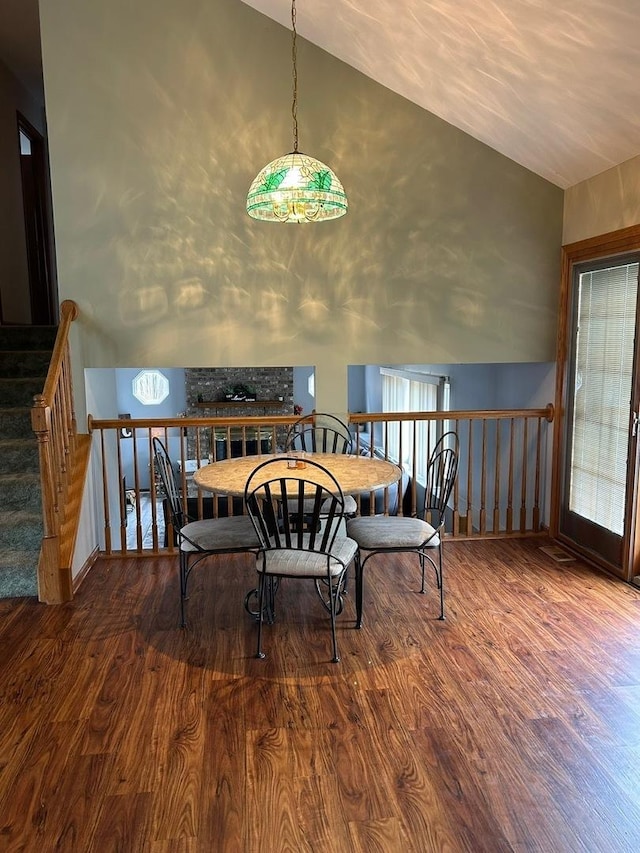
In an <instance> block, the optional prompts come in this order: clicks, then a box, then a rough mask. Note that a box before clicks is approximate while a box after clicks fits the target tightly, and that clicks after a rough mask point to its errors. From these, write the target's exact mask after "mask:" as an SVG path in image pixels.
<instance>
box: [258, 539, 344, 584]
mask: <svg viewBox="0 0 640 853" xmlns="http://www.w3.org/2000/svg"><path fill="white" fill-rule="evenodd" d="M303 539H304V540H308V537H307V536H305V537H303ZM303 544H304V543H303ZM357 550H358V545H357V543H356V542H354V541H353V539H347V538H346V537H344V538H342V539H340V538H338V539H336V540H335V542H334V543H333V548H332V549H331V555H330V556H329V555H327V554H324V553H322V552H320V551H303V550H298V549H296V548H274V549H273V550H270V551H266V552H265V572H266V574H268V575H288V576H290V577H326V576H327V559H329V560H330V568H331V576H332V577H336V576H337V575H339V574H340V573H341V572H342V571H343V569H344V568H345V566H348V565H349V564H350V563H351V562H352V560H353V559H354V558H355V556H356V552H357ZM257 565H258V570H259V571H262V565H263V564H262V561H261V560H258V564H257Z"/></svg>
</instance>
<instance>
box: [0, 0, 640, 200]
mask: <svg viewBox="0 0 640 853" xmlns="http://www.w3.org/2000/svg"><path fill="white" fill-rule="evenodd" d="M242 2H244V3H246V4H247V5H248V6H251V7H253V8H254V9H256V10H258V11H259V12H261V13H263V14H265V15H267V16H268V17H270V18H272V19H273V20H275V21H278V22H279V23H281V24H283V25H284V26H286V27H288V28H290V27H291V2H290V0H242ZM37 6H38V0H2V7H1V9H0V58H2V59H3V61H4V62H5V63H6V64H7V65H8V66H9V68H11V70H12V71H13V72H14V73H15V74H16V76H18V77H19V78H20V79H22V80H23V81H24V82H25V83H26V85H27V86H29V87H30V88H32V89H33V88H34V87H36V88H37V87H38V86H39V85H40V86H41V76H42V72H41V67H39V63H40V49H39V28H38V14H37ZM296 28H297V30H298V33H299V34H300V35H301V36H302V37H304V38H306V39H308V40H309V41H311V42H312V43H314V44H315V45H317V46H318V47H321V48H323V49H324V50H326V51H327V52H328V53H330V54H332V55H334V56H336V57H337V58H338V59H341V60H342V61H343V62H346V63H347V64H349V65H351V66H352V67H353V68H356V69H358V70H359V71H361V72H362V73H363V74H366V75H367V76H368V77H371V78H373V79H374V80H376V81H377V82H379V83H381V84H383V85H384V86H386V87H388V88H389V89H391V90H392V91H394V92H396V93H397V94H399V95H402V96H403V97H405V98H407V99H409V100H410V101H413V102H414V103H416V104H418V105H419V106H421V107H423V108H424V109H426V110H429V112H432V113H434V114H436V115H438V116H440V118H443V119H445V120H446V121H448V122H450V123H451V124H453V125H455V126H456V127H459V128H460V129H462V130H464V131H466V132H467V133H469V134H471V136H473V137H475V138H476V139H479V140H481V141H482V142H485V143H486V144H487V145H490V146H491V147H492V148H495V149H496V150H497V151H500V152H501V153H502V154H505V155H506V156H507V157H510V158H511V159H513V160H515V161H516V162H518V163H521V164H522V165H523V166H526V167H527V168H529V169H531V170H532V171H533V172H536V173H537V174H539V175H542V176H543V177H545V178H547V179H548V180H549V181H551V182H553V183H554V184H556V185H558V186H560V187H563V188H566V187H569V186H573V185H574V184H576V183H578V182H580V181H582V180H584V179H586V178H589V177H591V176H592V175H595V174H598V173H599V172H602V171H604V170H605V169H608V168H610V167H612V166H616V165H618V164H619V163H622V162H624V161H625V160H628V159H630V158H631V157H635V156H637V155H640V86H639V85H638V80H640V38H639V37H638V34H639V33H640V0H560V2H559V0H297V20H296ZM299 73H300V77H301V81H302V80H303V79H304V68H300V69H299Z"/></svg>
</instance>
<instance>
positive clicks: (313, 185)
mask: <svg viewBox="0 0 640 853" xmlns="http://www.w3.org/2000/svg"><path fill="white" fill-rule="evenodd" d="M347 206H348V205H347V196H346V194H345V191H344V188H343V186H342V184H341V183H340V180H339V178H338V177H337V175H336V174H335V173H334V172H333V171H332V170H331V169H330V168H329V167H328V166H326V165H325V164H324V163H321V162H320V160H316V159H315V157H309V156H308V155H307V154H302V153H301V152H300V151H292V152H291V153H290V154H285V155H284V156H283V157H278V159H277V160H272V161H271V163H268V164H267V165H266V166H265V167H264V168H263V169H261V170H260V172H259V173H258V175H257V176H256V178H255V179H254V181H253V183H252V184H251V187H250V189H249V194H248V195H247V213H248V214H249V216H252V217H253V218H254V219H263V220H266V221H271V222H322V221H324V220H327V219H337V218H338V217H339V216H344V214H345V213H346V212H347Z"/></svg>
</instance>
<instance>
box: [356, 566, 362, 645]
mask: <svg viewBox="0 0 640 853" xmlns="http://www.w3.org/2000/svg"><path fill="white" fill-rule="evenodd" d="M363 586H364V562H363V561H362V558H361V556H360V553H359V552H358V553H357V554H356V628H362V595H363Z"/></svg>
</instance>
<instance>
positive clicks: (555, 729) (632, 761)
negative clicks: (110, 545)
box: [0, 540, 640, 853]
mask: <svg viewBox="0 0 640 853" xmlns="http://www.w3.org/2000/svg"><path fill="white" fill-rule="evenodd" d="M540 544H541V542H540V541H539V540H519V541H510V542H506V541H492V542H474V543H464V542H456V543H447V545H448V547H447V549H446V551H447V553H446V558H447V571H446V577H445V582H446V608H447V619H446V621H445V622H440V621H438V620H437V618H436V617H437V613H438V602H437V595H436V594H435V591H434V590H433V589H431V591H430V594H429V595H428V596H421V595H420V594H419V593H417V591H416V590H417V589H418V582H419V579H418V569H417V565H416V564H415V563H414V562H413V561H412V560H411V559H410V558H409V557H402V556H394V557H392V558H390V559H383V558H379V559H377V560H371V561H370V563H369V564H368V569H367V581H368V584H367V589H366V593H365V595H366V597H365V624H364V627H363V629H362V630H361V631H356V630H355V629H354V628H353V624H354V617H355V608H354V603H353V601H351V600H350V601H348V603H347V606H346V608H345V611H344V613H343V614H342V616H341V617H339V620H338V622H339V635H338V641H339V644H340V651H341V655H342V662H341V663H340V664H332V663H330V656H331V642H330V631H329V622H328V617H327V615H326V613H325V612H324V611H323V610H322V608H321V607H320V606H319V605H318V602H317V600H316V598H315V592H314V591H312V585H311V584H309V583H308V582H301V581H288V582H285V583H284V584H283V585H282V588H281V589H280V591H279V593H278V621H277V622H276V624H275V625H273V626H266V627H265V638H264V648H265V651H266V653H267V658H266V660H262V661H260V660H256V659H255V658H253V657H252V655H253V653H254V649H255V641H256V625H255V623H252V622H251V621H250V619H249V617H248V616H247V615H246V613H245V612H244V610H243V607H242V599H243V596H244V593H245V591H246V590H247V589H248V588H249V587H250V586H252V585H253V581H254V572H253V563H252V559H251V557H249V556H237V557H220V558H212V559H211V560H210V562H209V563H208V564H205V565H204V566H203V567H202V570H201V571H198V570H196V571H195V573H194V576H193V578H192V587H191V598H190V600H189V601H188V603H187V613H188V620H189V627H188V629H187V630H186V631H181V630H180V629H179V627H178V620H179V608H178V598H177V585H178V581H177V568H176V565H175V562H174V560H172V559H171V560H168V559H166V558H162V559H142V560H138V561H135V560H118V559H114V560H106V559H102V560H100V561H99V562H98V563H97V565H96V566H95V568H94V569H93V570H92V572H91V573H90V575H89V577H88V578H87V580H86V581H85V583H84V584H83V586H82V587H81V589H80V591H79V593H78V595H77V596H76V599H75V600H74V601H73V602H72V603H70V604H68V605H61V606H57V607H45V606H43V605H39V604H36V603H33V602H32V601H25V600H21V601H16V600H13V601H3V602H1V603H0V617H1V618H0V647H1V648H2V656H1V659H0V677H1V681H0V699H1V703H0V850H7V851H38V853H48V851H54V850H55V851H82V852H83V853H86V851H96V852H97V853H109V851H124V852H125V853H130V852H131V853H141V851H145V853H146V851H149V853H168V851H171V853H177V851H182V853H193V851H198V853H204V851H207V853H212V851H244V852H249V851H250V853H253V851H268V852H269V853H271V851H295V853H299V851H313V853H319V852H320V851H321V853H324V852H325V851H336V853H343V852H344V853H348V852H349V851H384V853H387V851H392V853H395V851H402V853H405V851H416V853H418V851H419V853H429V851H450V853H456V851H473V853H484V851H486V853H499V851H518V853H522V852H523V851H540V852H541V853H569V851H571V852H572V853H573V851H589V853H591V851H593V853H601V851H607V853H620V851H629V853H630V851H636V850H638V849H640V591H638V590H636V589H634V588H633V587H630V586H627V585H625V584H623V583H621V582H620V581H617V580H614V579H611V578H608V577H606V576H604V575H600V574H598V573H596V572H595V571H593V570H591V569H589V568H588V567H586V566H584V565H583V564H581V563H580V562H579V561H575V562H570V563H556V562H554V561H553V560H552V559H551V558H550V557H548V556H547V555H545V554H544V553H543V552H541V551H540V550H539V548H538V545H540ZM352 597H353V596H352V595H351V596H350V598H352Z"/></svg>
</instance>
